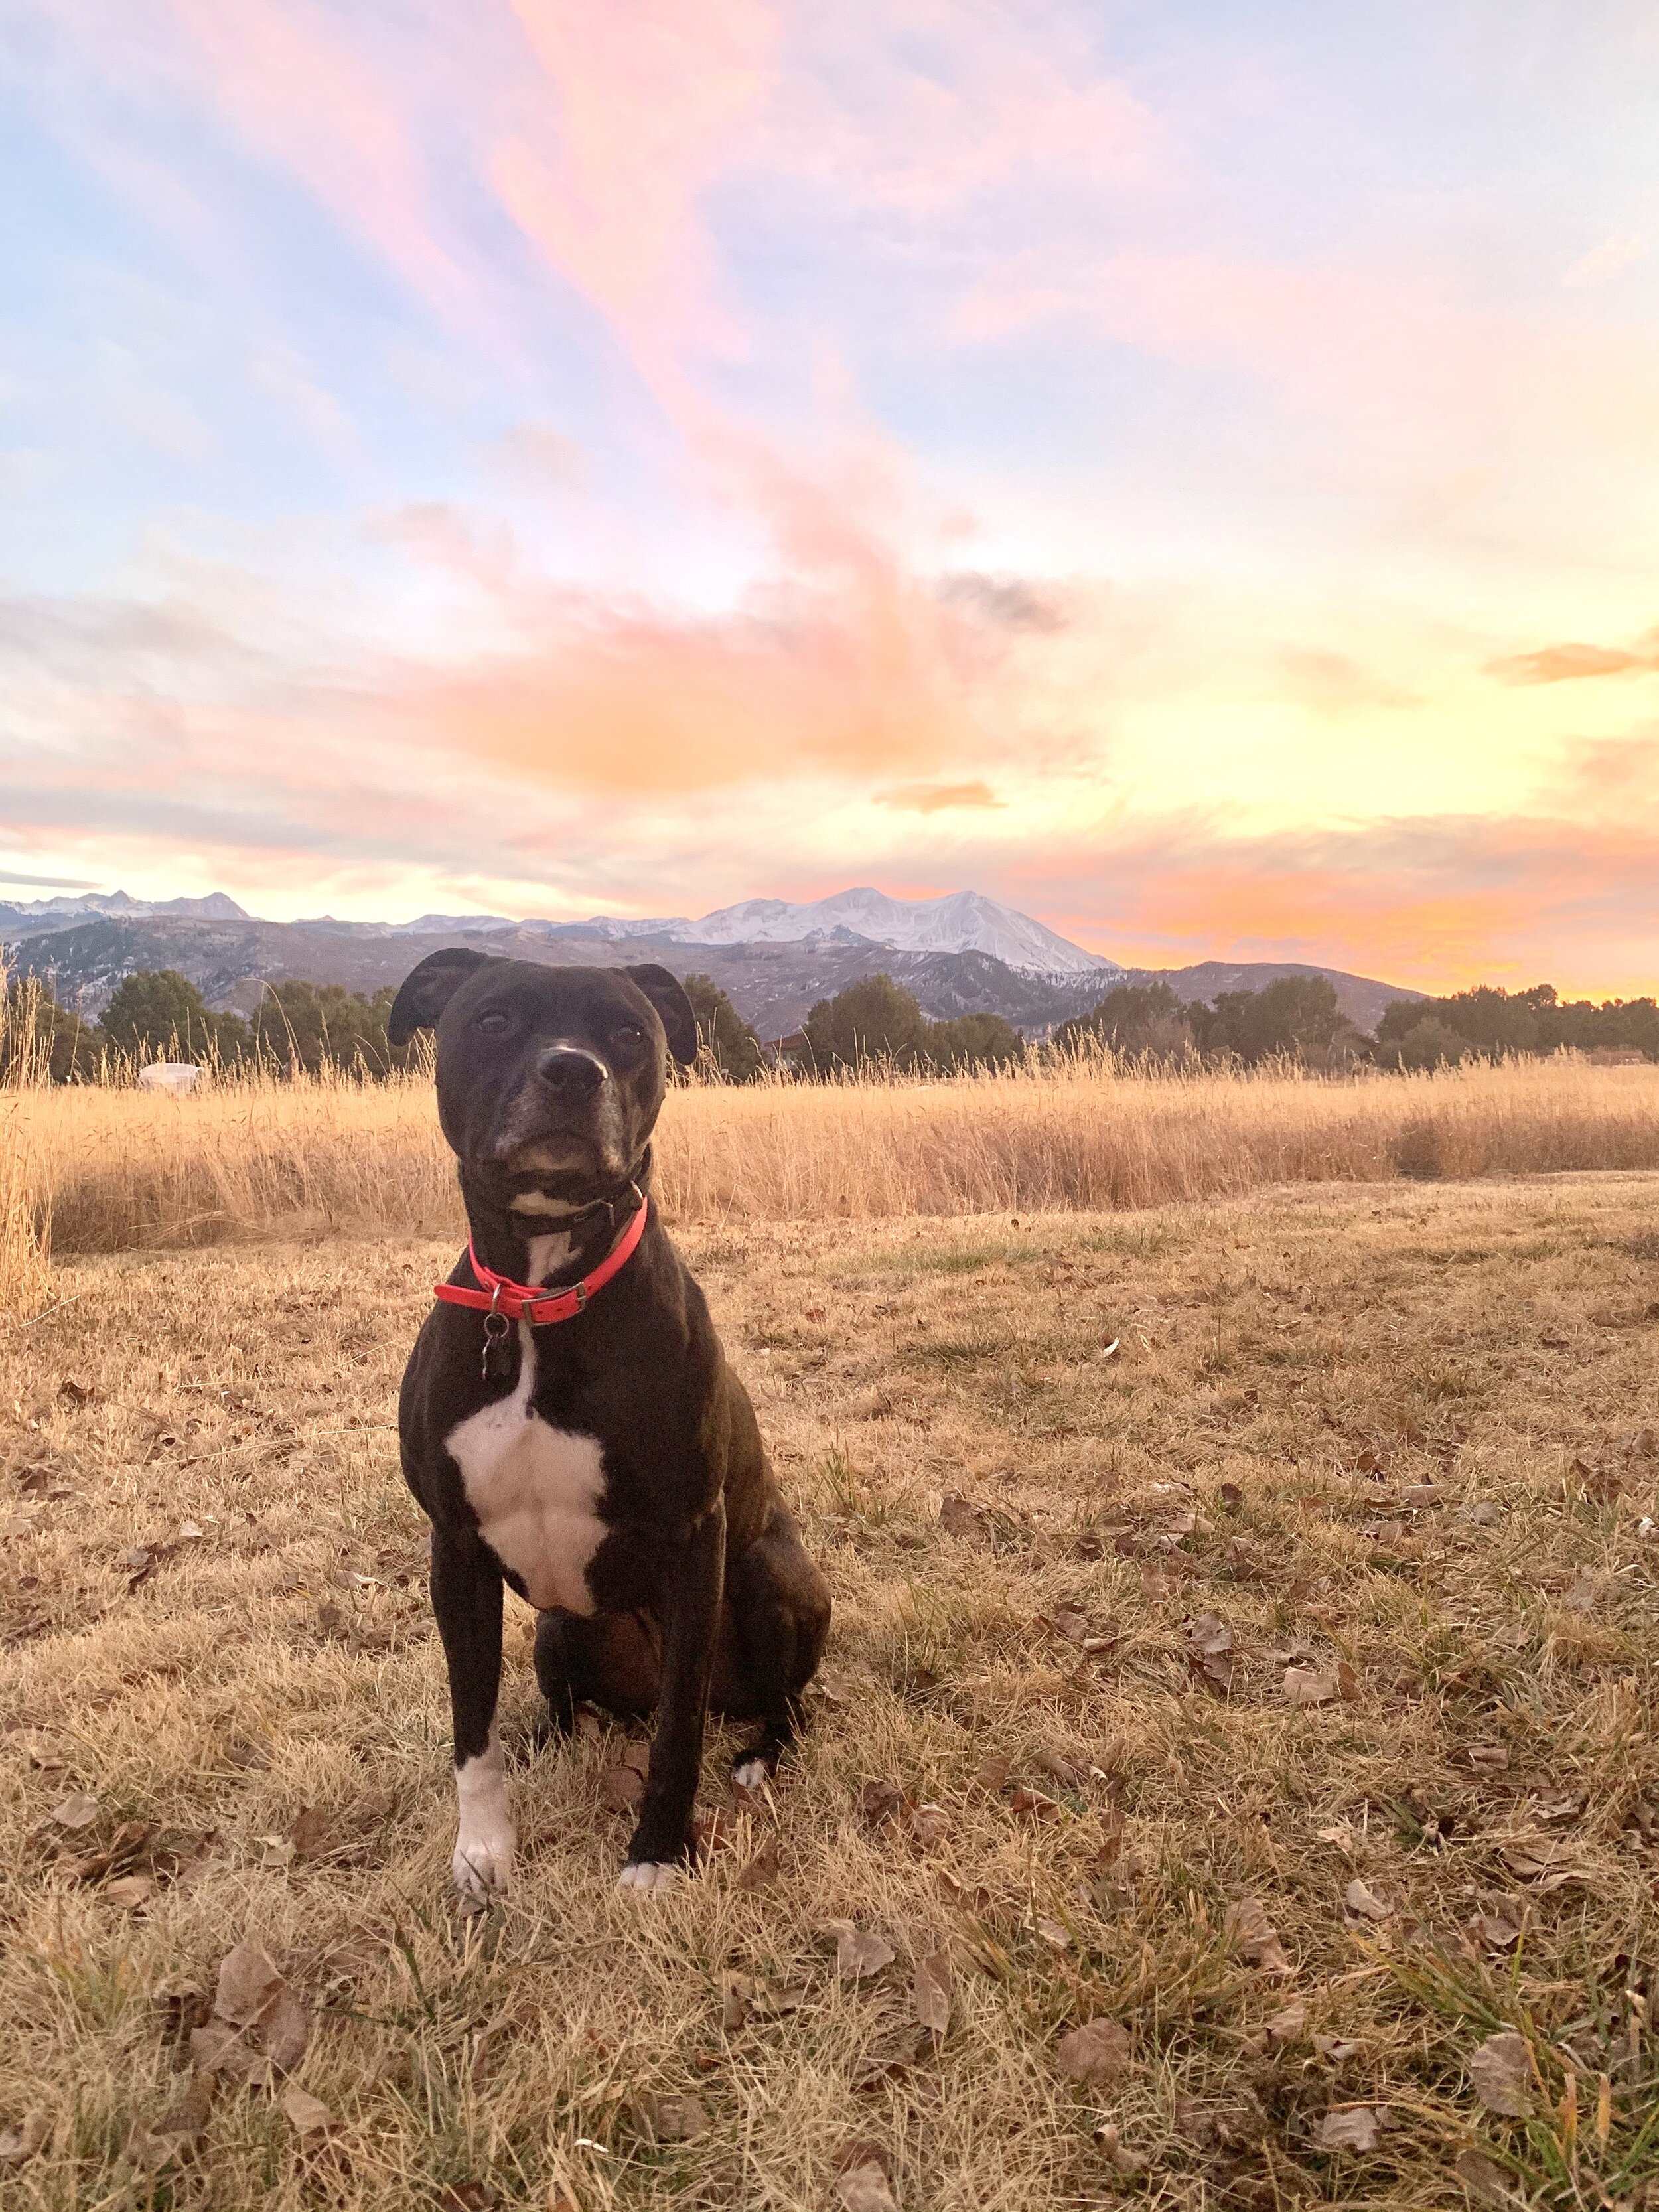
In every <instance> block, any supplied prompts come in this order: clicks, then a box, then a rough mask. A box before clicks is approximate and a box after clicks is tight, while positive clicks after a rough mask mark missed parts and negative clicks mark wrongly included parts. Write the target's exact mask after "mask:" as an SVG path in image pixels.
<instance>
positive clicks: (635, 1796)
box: [599, 1766, 645, 1813]
mask: <svg viewBox="0 0 1659 2212" xmlns="http://www.w3.org/2000/svg"><path fill="white" fill-rule="evenodd" d="M644 1795H645V1778H644V1777H643V1776H642V1775H641V1774H640V1773H639V1772H638V1771H637V1770H636V1769H635V1768H634V1767H632V1766H607V1767H606V1768H605V1770H604V1771H603V1772H602V1773H601V1774H600V1776H599V1802H600V1804H601V1805H603V1806H604V1807H605V1810H606V1812H608V1813H631V1812H633V1811H634V1810H635V1808H636V1807H637V1806H638V1804H639V1802H640V1800H641V1798H642V1797H643V1796H644Z"/></svg>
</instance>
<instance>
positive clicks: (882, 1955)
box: [822, 1920, 895, 1982]
mask: <svg viewBox="0 0 1659 2212" xmlns="http://www.w3.org/2000/svg"><path fill="white" fill-rule="evenodd" d="M822 1932H823V1935H825V1936H828V1937H829V1938H830V1939H831V1940H832V1941H833V1942H834V1944H835V1947H836V1976H837V1978H839V1979H840V1980H842V1981H843V1982H861V1981H863V1980H864V1979H865V1978H866V1977H867V1976H868V1975H871V1974H878V1973H879V1972H881V1970H882V1968H883V1967H884V1966H891V1965H892V1963H893V1959H894V1956H895V1954H894V1950H893V1947H892V1945H891V1944H890V1942H888V1940H887V1938H886V1937H885V1936H878V1935H877V1934H876V1933H875V1932H874V1931H873V1930H872V1929H858V1928H855V1927H854V1925H853V1923H852V1922H851V1921H850V1920H831V1921H829V1923H827V1924H826V1925H825V1927H824V1928H823V1931H822Z"/></svg>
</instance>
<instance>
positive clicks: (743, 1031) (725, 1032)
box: [685, 975, 766, 1083]
mask: <svg viewBox="0 0 1659 2212" xmlns="http://www.w3.org/2000/svg"><path fill="white" fill-rule="evenodd" d="M685 995H686V997H687V998H688V999H690V1001H691V1011H692V1012H693V1013H694V1014H695V1015H696V1018H697V1041H698V1042H699V1044H700V1045H701V1046H702V1050H703V1051H704V1052H705V1053H706V1054H708V1057H709V1059H710V1060H713V1061H714V1066H716V1067H717V1068H718V1069H719V1070H720V1073H721V1074H722V1075H723V1076H724V1077H725V1078H726V1081H727V1082H728V1083H753V1082H754V1081H755V1080H756V1079H757V1077H758V1076H759V1074H760V1073H761V1071H762V1069H763V1067H764V1066H765V1064H766V1063H765V1060H764V1058H763V1055H762V1053H761V1048H760V1039H759V1038H758V1037H757V1036H756V1035H755V1032H754V1031H753V1030H751V1029H750V1026H749V1024H748V1023H747V1022H746V1021H744V1018H743V1017H742V1015H741V1014H739V1013H738V1010H737V1008H736V1007H735V1006H733V1005H732V1001H731V1000H730V999H728V998H727V997H726V994H725V992H724V991H722V990H721V988H720V985H719V984H718V983H717V982H715V981H714V977H713V976H712V975H688V976H687V977H686V978H685Z"/></svg>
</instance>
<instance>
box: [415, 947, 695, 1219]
mask: <svg viewBox="0 0 1659 2212" xmlns="http://www.w3.org/2000/svg"><path fill="white" fill-rule="evenodd" d="M423 1029H429V1030H435V1031H436V1032H437V1040H438V1118H439V1120H440V1121H441V1123H442V1124H443V1132H444V1134H445V1136H446V1137H447V1139H448V1140H449V1143H450V1146H451V1147H452V1148H453V1151H454V1152H455V1153H456V1155H457V1157H458V1158H459V1160H460V1163H461V1167H462V1171H463V1179H464V1181H466V1182H477V1183H478V1184H479V1185H480V1186H481V1187H482V1188H483V1190H485V1191H487V1192H488V1193H489V1195H490V1196H491V1197H492V1198H493V1199H494V1200H495V1202H496V1203H497V1204H500V1205H505V1206H517V1207H519V1208H520V1209H521V1210H525V1211H529V1212H537V1211H542V1212H545V1211H548V1210H549V1208H550V1206H551V1207H552V1208H553V1209H555V1210H556V1208H557V1206H559V1205H560V1204H561V1203H563V1204H568V1205H573V1206H574V1205H580V1204H581V1203H582V1202H583V1201H584V1200H586V1199H590V1198H592V1197H593V1196H594V1195H595V1194H597V1193H601V1192H610V1191H612V1190H614V1189H615V1188H617V1185H619V1184H620V1183H621V1182H623V1179H624V1178H625V1177H626V1176H628V1175H629V1173H630V1171H631V1170H633V1169H634V1168H635V1166H636V1165H637V1164H638V1162H639V1159H640V1158H641V1154H642V1153H643V1152H644V1150H645V1147H646V1144H647V1140H648V1139H649V1138H650V1135H651V1131H652V1128H653V1126H654V1124H655V1122H656V1119H657V1115H658V1112H659V1109H660V1108H661V1105H662V1101H663V1093H664V1091H665V1089H666V1087H667V1081H668V1055H669V1054H673V1056H674V1058H675V1059H676V1060H678V1061H679V1062H680V1064H681V1065H682V1066H690V1063H691V1062H692V1061H693V1060H695V1059H696V1056H697V1024H696V1017H695V1016H694V1015H693V1013H692V1011H691V1002H690V1000H689V999H688V998H687V997H686V995H685V993H684V990H683V989H682V988H681V987H680V986H679V984H678V982H677V981H675V979H674V978H673V976H672V975H670V974H669V972H668V970H667V969H665V968H659V967H656V966H654V965H647V966H645V967H639V968H544V967H540V966H538V965H537V964H536V963H534V962H533V961H528V960H495V959H491V958H490V957H489V956H488V955H487V954H484V953H482V952H472V951H465V950H463V949H461V948H459V947H458V948H457V949H455V950H454V951H445V952H435V953H433V954H431V955H430V956H429V957H428V958H427V959H425V960H422V963H421V964H420V966H419V967H418V968H416V969H415V971H414V972H413V974H412V975H410V976H408V977H407V978H406V980H405V981H404V986H403V987H402V989H401V990H400V991H399V992H398V996H397V999H396V1000H395V1001H394V1003H393V1006H392V1013H391V1017H390V1018H389V1019H388V1021H387V1023H386V1034H387V1036H388V1037H389V1038H390V1039H391V1041H392V1043H393V1044H394V1045H402V1044H406V1043H407V1042H409V1040H410V1037H411V1036H414V1035H415V1033H416V1030H423ZM538 1201H539V1203H538Z"/></svg>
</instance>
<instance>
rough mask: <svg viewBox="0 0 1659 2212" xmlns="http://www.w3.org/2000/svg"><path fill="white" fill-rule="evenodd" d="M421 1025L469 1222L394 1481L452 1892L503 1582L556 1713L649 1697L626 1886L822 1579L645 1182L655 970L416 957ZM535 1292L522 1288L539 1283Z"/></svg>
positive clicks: (658, 1077)
mask: <svg viewBox="0 0 1659 2212" xmlns="http://www.w3.org/2000/svg"><path fill="white" fill-rule="evenodd" d="M425 1028H435V1030H436V1031H437V1040H438V1113H439V1118H440V1120H441V1122H442V1124H443V1131H444V1134H445V1136H446V1137H447V1139H448V1140H449V1143H450V1145H451V1146H452V1147H453V1150H454V1152H456V1154H457V1156H458V1158H459V1161H460V1182H461V1192H462V1195H463V1197H464V1198H465V1201H466V1212H467V1220H468V1223H469V1225H470V1226H471V1242H470V1243H469V1246H468V1250H467V1253H466V1254H465V1255H463V1257H462V1258H461V1259H460V1260H459V1261H457V1263H456V1266H455V1268H454V1271H453V1273H452V1274H451V1276H450V1278H449V1281H448V1283H447V1285H441V1286H440V1288H439V1291H438V1293H437V1296H438V1297H439V1299H440V1303H439V1304H437V1305H436V1306H435V1309H434V1310H433V1312H432V1313H431V1315H430V1316H428V1320H427V1322H426V1324H425V1326H424V1327H423V1328H422V1330H421V1334H420V1336H419V1337H418V1339H417V1340H416V1345H415V1349H414V1351H413V1352H412V1353H411V1354H410V1362H409V1366H408V1369H407V1370H406V1372H405V1374H404V1386H403V1394H402V1399H401V1402H400V1405H399V1409H398V1425H399V1431H400V1434H401V1439H402V1446H403V1462H404V1474H405V1475H406V1476H407V1478H408V1480H409V1486H410V1489H411V1490H412V1491H413V1492H414V1493H415V1495H416V1498H418V1499H419V1500H420V1502H421V1504H422V1505H423V1506H424V1507H425V1509H426V1511H427V1513H428V1516H429V1518H430V1520H431V1522H432V1603H433V1608H434V1610H435V1613H436V1614H437V1619H438V1630H439V1633H440V1634H441V1637H442V1638H443V1645H444V1654H445V1656H446V1658H447V1661H448V1663H449V1686H450V1698H451V1703H452V1705H453V1714H454V1726H455V1781H456V1788H457V1791H458V1794H459V1799H460V1831H459V1835H458V1837H457V1838H456V1843H455V1855H454V1860H453V1870H454V1876H455V1881H456V1883H457V1885H458V1887H461V1888H463V1889H467V1890H473V1891H478V1890H483V1889H486V1888H500V1887H505V1885H506V1883H507V1878H508V1875H509V1873H510V1871H511V1866H512V1858H513V1822H512V1820H511V1818H510V1816H509V1814H508V1812H507V1791H506V1786H505V1783H504V1780H503V1776H502V1766H501V1746H500V1742H499V1741H498V1739H497V1736H496V1733H495V1700H496V1694H497V1692H498V1690H499V1687H500V1682H501V1606H502V1600H501V1585H502V1583H503V1582H506V1583H510V1584H511V1585H512V1587H513V1589H515V1590H516V1591H517V1592H518V1594H519V1595H520V1597H522V1598H526V1599H527V1600H528V1601H530V1603H531V1604H532V1605H533V1606H535V1607H538V1609H539V1611H540V1614H541V1618H540V1620H538V1624H537V1629H536V1674H537V1679H538V1681H539V1683H540V1685H541V1687H542V1689H543V1690H544V1692H545V1693H546V1697H547V1701H548V1704H549V1706H550V1709H551V1711H552V1716H553V1720H554V1723H555V1725H556V1726H557V1727H560V1728H562V1729H568V1728H570V1727H571V1726H572V1725H573V1723H574V1717H575V1706H576V1701H577V1700H578V1699H592V1701H593V1702H594V1703H596V1704H598V1705H602V1706H605V1708H607V1709H608V1710H609V1711H612V1712H615V1713H618V1714H639V1713H644V1712H648V1711H651V1709H652V1708H653V1706H658V1707H659V1708H660V1711H659V1719H658V1723H657V1733H656V1739H655V1741H654V1742H653V1745H652V1747H651V1762H650V1772H649V1775H648V1777H647V1781H646V1785H645V1795H644V1798H643V1801H642V1802H641V1807H640V1816H639V1825H638V1826H637V1827H636V1828H635V1832H634V1837H633V1840H632V1842H631V1843H630V1844H629V1847H628V1859H627V1863H626V1864H625V1865H624V1867H623V1871H622V1881H623V1885H624V1886H625V1887H635V1888H639V1889H646V1890H648V1889H652V1888H653V1887H658V1886H659V1885H660V1884H662V1883H665V1882H666V1881H669V1880H670V1879H671V1877H672V1875H673V1872H674V1870H675V1869H677V1868H678V1866H680V1865H681V1864H682V1863H684V1861H686V1860H687V1859H689V1858H690V1856H691V1850H692V1844H691V1834H690V1823H691V1814H692V1808H693V1805H694V1802H695V1801H696V1789H697V1779H698V1774H699V1771H700V1769H701V1766H702V1736H703V1723H704V1718H705V1716H706V1714H707V1712H708V1707H709V1705H710V1703H711V1700H712V1703H713V1705H714V1708H715V1710H716V1711H720V1712H722V1713H725V1714H728V1715H731V1716H732V1717H736V1718H744V1719H754V1720H757V1721H758V1722H759V1723H760V1732H759V1735H758V1736H757V1740H756V1741H755V1742H754V1743H753V1745H752V1746H751V1747H750V1748H749V1749H748V1750H746V1751H744V1753H742V1754H741V1755H740V1757H739V1759H738V1762H737V1769H738V1778H739V1779H740V1780H744V1781H747V1782H750V1783H753V1782H757V1781H758V1780H759V1779H760V1778H761V1775H762V1774H763V1772H767V1771H772V1770H773V1769H775V1766H776V1764H777V1759H778V1755H779V1753H780V1752H781V1751H782V1749H783V1748H784V1747H785V1746H786V1745H787V1743H788V1742H789V1741H790V1739H791V1737H792V1735H793V1733H794V1730H795V1727H796V1724H797V1722H798V1718H799V1699H800V1693H801V1692H802V1690H803V1689H804V1687H805V1685H806V1683H807V1681H808V1680H809V1679H810V1678H811V1674H812V1671H813V1669H814V1668H816V1667H817V1663H818V1655H819V1653H820V1652H821V1651H822V1650H823V1639H824V1636H825V1633H826V1632H827V1630H828V1628H829V1589H828V1587H827V1585H826V1584H825V1583H824V1580H823V1576H822V1575H821V1574H820V1573H819V1572H818V1570H817V1567H816V1566H814V1565H813V1564H812V1562H811V1559H809V1558H808V1557H807V1555H806V1553H805V1550H804V1549H803V1548H802V1546H801V1542H800V1539H799V1535H798V1534H796V1531H795V1526H794V1523H793V1521H792V1520H791V1518H790V1516H789V1512H788V1509H787V1507H786V1506H785V1504H784V1503H783V1500H782V1498H781V1496H780V1495H779V1492H778V1487H777V1484H776V1482H775V1480H774V1477H773V1474H772V1470H771V1468H770V1467H769V1465H768V1463H767V1458H766V1451H765V1448H764V1446H763V1444H762V1443H761V1437H760V1431H759V1429H758V1428H757V1425H756V1421H755V1414H754V1409H753V1407H751V1406H750V1402H749V1398H748V1395H747V1393H746V1392H745V1391H744V1387H743V1385H742V1383H739V1382H738V1379H737V1377H736V1376H734V1375H733V1374H732V1370H731V1369H730V1368H729V1367H728V1366H727V1365H726V1359H725V1357H724V1355H723V1353H722V1352H721V1350H720V1340H719V1339H718V1338H717V1337H716V1335H715V1334H714V1327H713V1324H712V1323H711V1322H710V1321H709V1318H708V1308H707V1306H706V1305H705V1304H704V1303H703V1297H702V1292H701V1291H699V1290H698V1288H697V1285H696V1283H695V1282H694V1281H693V1279H692V1278H691V1276H690V1273H688V1271H687V1269H686V1267H685V1266H684V1262H683V1261H681V1259H680V1257H679V1255H678V1253H677V1252H676V1251H675V1249H674V1248H673V1246H672V1244H671V1243H670V1242H669V1239H668V1236H667V1233H666V1231H665V1230H664V1229H663V1227H662V1225H661V1224H660V1222H659V1219H658V1218H657V1210H656V1207H655V1206H654V1204H653V1202H652V1200H651V1198H650V1194H649V1192H650V1173H651V1156H650V1151H649V1139H650V1136H651V1132H652V1129H653V1126H654V1124H655V1122H656V1119H657V1115H658V1112H659V1109H660V1108H661V1105H662V1102H663V1095H664V1091H665V1088H666V1084H667V1072H668V1070H667V1054H668V1052H669V1051H670V1050H671V1051H672V1052H673V1054H674V1056H675V1058H676V1059H677V1060H680V1061H681V1062H682V1063H684V1064H689V1063H690V1061H691V1060H693V1059H695V1057H696V1049H697V1032H696V1020H695V1018H694V1017H693V1015H692V1012H691V1005H690V1000H688V999H687V997H686V995H685V994H684V991H683V990H682V989H681V987H680V986H679V984H678V982H676V981H675V980H674V978H673V977H672V976H671V975H670V974H669V973H668V971H667V969H665V968H658V967H640V968H629V969H620V970H618V969H604V968H542V967H537V966H535V965H533V964H532V963H529V962H526V961H518V960H493V959H489V958H487V957H485V956H484V955H483V953H480V952H471V951H459V950H458V951H448V952H435V953H434V954H433V955H432V956H431V957H430V958H429V959H427V960H423V961H422V963H421V964H420V966H419V967H418V968H417V969H416V970H415V971H414V973H413V974H412V975H410V977H409V978H408V980H407V981H405V983H404V986H403V988H402V989H401V990H400V991H399V992H398V997H397V1001H396V1004H395V1005H394V1006H393V1007H392V1016H391V1019H390V1021H389V1022H388V1024H387V1031H388V1034H389V1035H390V1036H391V1039H392V1042H393V1043H394V1044H403V1043H404V1042H407V1041H408V1039H409V1038H410V1036H413V1035H414V1033H415V1032H416V1030H420V1029H425ZM534 1285H548V1286H550V1287H549V1288H548V1289H547V1290H545V1291H542V1292H541V1293H540V1294H539V1295H538V1292H537V1291H536V1290H534V1289H533V1288H532V1286H534Z"/></svg>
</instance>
